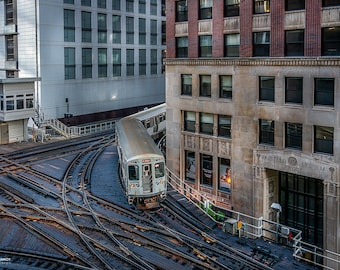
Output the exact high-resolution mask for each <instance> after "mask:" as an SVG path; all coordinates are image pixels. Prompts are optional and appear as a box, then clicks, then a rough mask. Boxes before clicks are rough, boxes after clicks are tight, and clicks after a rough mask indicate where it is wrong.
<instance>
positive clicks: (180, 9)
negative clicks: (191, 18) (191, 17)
mask: <svg viewBox="0 0 340 270" xmlns="http://www.w3.org/2000/svg"><path fill="white" fill-rule="evenodd" d="M187 20H188V0H181V1H177V2H176V22H185V21H187Z"/></svg>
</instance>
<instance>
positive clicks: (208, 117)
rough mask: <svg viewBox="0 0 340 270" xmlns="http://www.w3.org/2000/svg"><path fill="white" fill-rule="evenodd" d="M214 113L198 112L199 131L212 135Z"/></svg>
mask: <svg viewBox="0 0 340 270" xmlns="http://www.w3.org/2000/svg"><path fill="white" fill-rule="evenodd" d="M213 132H214V115H213V114H211V113H200V133H203V134H208V135H213Z"/></svg>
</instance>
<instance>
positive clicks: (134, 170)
mask: <svg viewBox="0 0 340 270" xmlns="http://www.w3.org/2000/svg"><path fill="white" fill-rule="evenodd" d="M129 179H130V180H139V168H138V166H137V165H130V166H129Z"/></svg>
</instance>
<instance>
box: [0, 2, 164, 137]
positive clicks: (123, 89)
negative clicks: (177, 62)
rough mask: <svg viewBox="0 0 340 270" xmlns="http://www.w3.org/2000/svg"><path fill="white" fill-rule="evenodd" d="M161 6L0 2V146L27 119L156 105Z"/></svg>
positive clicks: (160, 84)
mask: <svg viewBox="0 0 340 270" xmlns="http://www.w3.org/2000/svg"><path fill="white" fill-rule="evenodd" d="M164 2H165V1H162V0H139V1H133V0H126V1H125V0H124V1H122V0H121V1H117V0H53V1H51V0H4V1H0V34H1V35H0V86H1V87H0V95H1V96H0V99H1V108H0V143H7V142H14V141H20V140H25V139H26V131H25V126H26V123H27V119H28V118H29V117H32V116H34V113H35V111H36V110H37V111H38V112H39V113H40V114H41V115H44V116H45V117H47V118H62V117H64V116H65V115H73V116H79V115H85V114H92V113H98V112H105V111H113V110H118V109H124V108H132V107H138V106H148V105H150V104H156V103H161V102H164V100H165V77H164V73H163V67H162V58H163V55H164V53H165V14H164V11H165V7H164V5H165V4H164Z"/></svg>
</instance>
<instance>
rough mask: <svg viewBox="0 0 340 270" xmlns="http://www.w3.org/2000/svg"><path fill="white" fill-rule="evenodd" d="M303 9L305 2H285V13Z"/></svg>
mask: <svg viewBox="0 0 340 270" xmlns="http://www.w3.org/2000/svg"><path fill="white" fill-rule="evenodd" d="M300 9H305V0H286V11H290V10H300Z"/></svg>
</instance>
